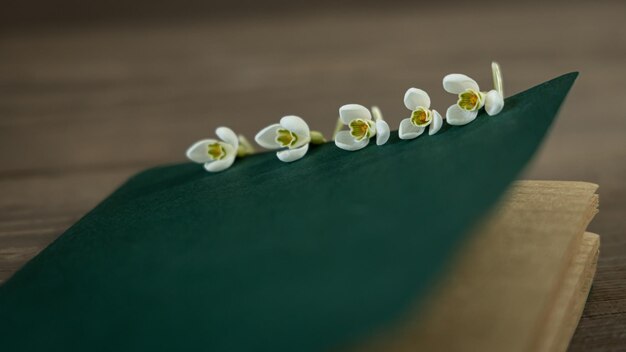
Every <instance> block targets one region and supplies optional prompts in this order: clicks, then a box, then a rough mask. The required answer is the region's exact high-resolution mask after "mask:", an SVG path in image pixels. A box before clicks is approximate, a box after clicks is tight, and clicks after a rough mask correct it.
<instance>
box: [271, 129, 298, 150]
mask: <svg viewBox="0 0 626 352" xmlns="http://www.w3.org/2000/svg"><path fill="white" fill-rule="evenodd" d="M297 141H298V135H297V134H295V133H293V132H291V131H289V130H286V129H279V130H278V131H276V143H278V144H279V145H280V146H281V147H289V148H291V147H293V146H294V145H295V144H296V142H297Z"/></svg>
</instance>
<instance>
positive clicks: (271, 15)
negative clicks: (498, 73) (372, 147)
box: [0, 0, 626, 351]
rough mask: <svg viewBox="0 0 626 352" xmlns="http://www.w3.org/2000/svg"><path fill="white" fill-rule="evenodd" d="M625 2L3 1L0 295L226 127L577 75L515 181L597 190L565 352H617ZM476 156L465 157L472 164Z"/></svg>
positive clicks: (623, 293) (623, 282) (625, 250)
mask: <svg viewBox="0 0 626 352" xmlns="http://www.w3.org/2000/svg"><path fill="white" fill-rule="evenodd" d="M625 22H626V3H625V2H623V1H614V2H601V1H594V2H585V1H555V2H549V1H536V0H530V1H525V2H514V3H513V2H512V3H504V2H497V1H487V2H462V1H453V2H439V1H432V2H418V1H385V2H380V1H330V0H320V1H316V2H314V3H310V2H305V1H287V0H271V1H265V2H260V1H253V0H245V1H226V0H220V1H199V0H179V1H172V0H168V1H147V0H134V1H133V0H129V1H121V0H114V1H104V0H96V1H79V0H56V1H44V0H31V1H18V0H8V1H7V0H5V1H3V4H2V11H1V12H0V195H1V197H0V280H4V279H6V278H7V277H9V276H10V275H11V274H12V273H13V272H14V271H15V270H16V269H17V268H19V267H20V266H21V265H22V264H23V263H24V262H25V261H26V260H28V259H30V258H31V257H32V256H33V255H35V254H36V253H37V252H38V251H40V250H41V249H42V248H43V247H45V246H46V245H47V244H48V243H49V242H50V241H52V240H53V239H55V238H56V237H57V236H58V235H59V234H61V233H62V231H63V230H64V229H66V228H67V227H68V226H69V225H71V224H72V223H73V222H74V221H76V220H77V219H78V218H79V217H80V216H82V215H83V214H85V212H87V211H88V210H89V209H90V208H92V207H93V206H94V205H96V204H97V203H98V202H99V201H100V200H101V199H103V198H104V197H105V196H106V195H107V194H108V193H110V192H111V191H113V190H114V189H115V187H116V186H118V185H119V184H120V183H121V182H123V181H124V180H125V179H126V178H128V177H129V176H131V175H132V174H133V173H135V172H137V171H139V170H141V169H144V168H147V167H151V166H155V165H160V164H164V163H180V162H185V159H184V151H185V150H186V148H187V147H188V146H189V145H190V144H191V143H193V142H194V141H196V140H198V139H201V138H206V137H210V136H212V135H214V130H215V128H216V127H217V126H219V125H227V126H229V127H231V128H233V129H235V131H237V132H239V133H243V134H245V135H247V136H248V137H249V138H250V139H251V138H252V137H253V136H254V134H255V133H256V132H257V131H258V130H259V129H260V128H262V127H264V126H266V125H267V124H268V123H270V122H273V121H277V120H278V119H279V118H280V117H282V116H284V115H288V114H295V115H299V116H301V117H303V118H305V119H306V120H307V121H308V122H309V125H310V126H311V127H312V128H313V129H317V130H320V131H323V132H324V133H325V134H326V135H327V137H328V136H329V135H330V133H331V131H332V129H333V127H334V124H335V120H336V118H337V110H338V108H339V106H341V105H343V104H347V103H359V104H363V105H366V106H369V105H378V106H379V107H380V108H381V109H382V112H383V114H384V116H385V118H386V120H388V121H389V123H390V125H391V126H392V129H397V126H398V123H399V122H400V120H401V119H402V118H405V117H407V116H408V111H407V110H406V108H405V107H404V105H403V102H402V98H403V94H404V92H405V91H406V89H407V88H409V87H418V88H422V89H424V90H426V91H427V92H429V94H430V96H431V99H432V102H433V108H435V109H437V110H439V111H441V112H444V111H445V110H446V108H447V107H448V106H449V105H450V104H452V103H453V102H454V100H455V97H453V96H451V95H449V94H446V93H445V92H444V91H443V89H442V86H441V79H442V77H443V76H444V75H446V74H448V73H453V72H457V73H465V74H467V75H469V76H471V77H473V78H475V79H476V80H477V81H478V82H479V84H480V85H481V87H484V88H485V89H490V87H491V85H492V82H491V71H490V62H491V61H492V60H496V61H498V62H499V63H500V64H501V66H502V68H503V73H504V83H505V94H506V95H512V94H515V93H517V92H520V91H522V90H525V89H527V88H530V87H531V86H534V85H536V84H539V83H541V82H543V81H546V80H548V79H551V78H554V77H556V76H558V75H561V74H563V73H567V72H570V71H580V73H581V75H580V77H579V79H578V82H577V83H576V85H575V86H574V88H573V90H572V92H571V94H570V96H569V99H568V101H567V102H566V105H565V106H564V107H563V109H562V111H561V115H560V118H559V119H558V121H557V123H556V125H555V126H554V127H553V130H552V133H551V135H550V136H549V138H548V139H547V140H546V142H545V143H544V146H543V148H542V150H541V152H540V153H539V155H538V156H537V157H536V159H535V161H534V162H533V164H532V165H530V166H529V167H528V169H527V171H526V173H525V174H524V175H523V178H531V179H556V180H577V181H589V182H595V183H598V184H599V185H600V190H599V193H600V196H601V206H600V209H601V212H600V214H599V215H598V216H597V218H596V220H595V221H594V222H593V223H592V225H591V227H590V230H591V231H593V232H597V233H599V234H601V238H602V252H601V256H600V262H599V268H598V272H597V276H596V282H595V284H594V288H593V289H592V293H591V296H590V300H589V302H588V304H587V308H586V310H585V313H584V316H583V318H582V320H581V323H580V325H579V328H578V330H577V332H576V335H575V336H574V340H573V342H572V345H571V347H570V349H571V350H581V351H583V350H586V351H590V350H604V349H607V350H608V349H611V348H615V349H619V348H620V347H621V348H623V346H624V345H626V335H625V334H626V333H625V331H626V289H625V288H626V220H625V219H624V215H626V108H625V107H624V106H626V105H625V104H626V103H625V97H626V83H625V82H626V66H625V62H626V24H625ZM477 157H480V156H477Z"/></svg>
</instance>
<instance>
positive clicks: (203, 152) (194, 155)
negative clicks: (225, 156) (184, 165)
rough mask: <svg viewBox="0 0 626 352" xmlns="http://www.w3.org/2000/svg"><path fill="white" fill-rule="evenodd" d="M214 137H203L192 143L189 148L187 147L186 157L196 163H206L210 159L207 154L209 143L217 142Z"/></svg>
mask: <svg viewBox="0 0 626 352" xmlns="http://www.w3.org/2000/svg"><path fill="white" fill-rule="evenodd" d="M217 142H218V141H217V140H215V139H203V140H201V141H197V142H196V143H194V144H193V145H192V146H191V147H189V149H187V158H189V160H191V161H193V162H196V163H199V164H201V163H206V162H207V161H209V160H211V157H210V156H209V152H208V151H209V150H208V147H209V144H213V143H217Z"/></svg>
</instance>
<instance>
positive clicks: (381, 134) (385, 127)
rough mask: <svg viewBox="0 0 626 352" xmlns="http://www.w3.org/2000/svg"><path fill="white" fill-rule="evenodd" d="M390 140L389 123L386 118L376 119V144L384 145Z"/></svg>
mask: <svg viewBox="0 0 626 352" xmlns="http://www.w3.org/2000/svg"><path fill="white" fill-rule="evenodd" d="M388 140H389V124H387V122H386V121H384V120H378V121H376V145H383V144H385V143H387V141H388Z"/></svg>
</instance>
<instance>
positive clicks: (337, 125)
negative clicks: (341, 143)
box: [333, 117, 343, 140]
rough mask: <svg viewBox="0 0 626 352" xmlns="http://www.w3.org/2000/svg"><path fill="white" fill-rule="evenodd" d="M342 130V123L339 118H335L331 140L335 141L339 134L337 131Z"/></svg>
mask: <svg viewBox="0 0 626 352" xmlns="http://www.w3.org/2000/svg"><path fill="white" fill-rule="evenodd" d="M342 128H343V122H342V121H341V117H339V118H337V124H336V125H335V131H333V140H335V137H337V133H339V131H341V129H342Z"/></svg>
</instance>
